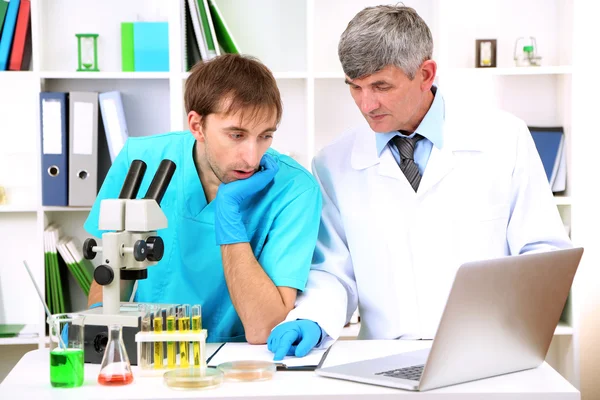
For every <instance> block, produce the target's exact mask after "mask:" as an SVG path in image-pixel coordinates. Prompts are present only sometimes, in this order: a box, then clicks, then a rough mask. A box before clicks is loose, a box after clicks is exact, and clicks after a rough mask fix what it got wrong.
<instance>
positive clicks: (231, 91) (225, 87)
mask: <svg viewBox="0 0 600 400" xmlns="http://www.w3.org/2000/svg"><path fill="white" fill-rule="evenodd" d="M184 99H185V109H186V113H189V112H190V111H196V112H197V113H198V114H200V115H202V116H207V115H209V114H212V113H216V112H224V113H225V114H232V113H236V112H238V111H240V110H243V109H248V110H250V115H249V117H250V119H251V120H254V119H255V118H257V117H258V115H259V113H260V112H261V111H263V110H265V109H267V110H273V111H274V112H275V114H276V116H277V124H279V122H280V121H281V115H282V113H283V105H282V103H281V95H280V93H279V88H278V87H277V82H276V81H275V77H274V76H273V74H272V73H271V71H270V70H269V69H268V68H267V67H266V66H265V65H264V64H262V63H261V62H260V61H258V60H257V59H256V58H254V57H251V56H246V55H239V54H223V55H221V56H217V57H215V58H213V59H211V60H209V61H205V62H199V63H197V64H196V65H194V67H193V68H192V70H191V72H190V76H189V77H188V79H187V81H186V83H185V95H184ZM225 101H228V103H229V104H228V106H227V109H225V110H223V109H221V107H223V106H224V105H225V103H224V102H225ZM244 117H246V116H244Z"/></svg>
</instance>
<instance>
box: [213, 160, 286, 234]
mask: <svg viewBox="0 0 600 400" xmlns="http://www.w3.org/2000/svg"><path fill="white" fill-rule="evenodd" d="M260 166H261V168H260V169H259V170H258V171H257V172H255V173H254V175H252V176H251V177H250V178H248V179H240V180H237V181H233V182H229V183H222V184H221V185H219V190H218V191H217V197H216V198H215V234H216V239H217V244H218V245H222V244H232V243H243V242H248V241H249V240H248V233H247V232H246V227H245V226H244V222H243V221H242V214H241V213H240V204H242V202H243V201H244V200H245V199H247V198H248V197H250V196H252V195H253V194H255V193H257V192H259V191H261V190H262V189H264V188H265V186H267V185H268V184H269V182H271V181H272V180H273V178H274V177H275V174H277V171H279V164H277V161H276V160H275V159H274V158H273V157H272V156H271V155H270V154H267V153H265V155H264V156H263V158H262V159H261V160H260Z"/></svg>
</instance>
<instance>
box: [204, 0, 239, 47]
mask: <svg viewBox="0 0 600 400" xmlns="http://www.w3.org/2000/svg"><path fill="white" fill-rule="evenodd" d="M208 5H209V7H210V15H211V18H212V20H213V24H214V26H215V34H216V35H217V41H218V42H219V44H220V45H221V48H222V49H223V51H224V52H225V53H236V54H237V53H239V52H240V51H239V48H238V46H237V44H236V43H235V40H234V39H233V36H231V32H230V31H229V28H228V27H227V24H226V23H225V20H224V19H223V15H222V14H221V11H220V10H219V8H218V7H217V4H216V3H215V2H214V0H209V1H208Z"/></svg>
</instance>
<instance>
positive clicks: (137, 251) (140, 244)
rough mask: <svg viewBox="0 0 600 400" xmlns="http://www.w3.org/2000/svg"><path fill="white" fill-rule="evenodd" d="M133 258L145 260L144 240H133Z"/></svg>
mask: <svg viewBox="0 0 600 400" xmlns="http://www.w3.org/2000/svg"><path fill="white" fill-rule="evenodd" d="M133 258H135V260H136V261H140V262H142V261H145V260H146V241H145V240H143V239H140V240H138V241H136V242H135V244H134V245H133Z"/></svg>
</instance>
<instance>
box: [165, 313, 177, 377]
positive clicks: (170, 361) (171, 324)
mask: <svg viewBox="0 0 600 400" xmlns="http://www.w3.org/2000/svg"><path fill="white" fill-rule="evenodd" d="M167 333H175V307H169V312H168V313H167ZM176 366H177V354H175V342H173V341H168V342H167V367H168V368H175V367H176Z"/></svg>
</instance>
